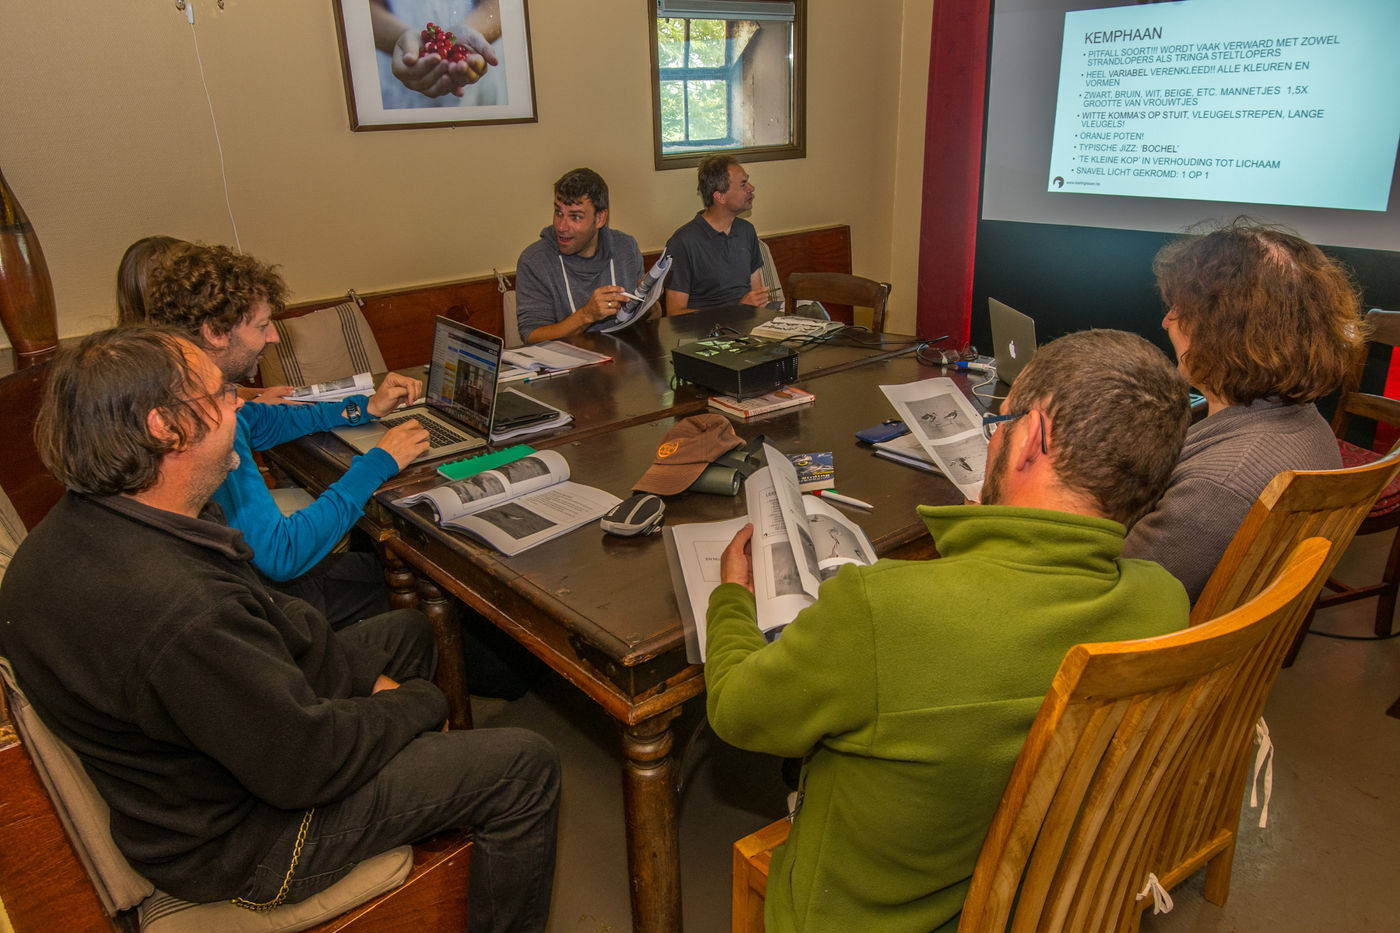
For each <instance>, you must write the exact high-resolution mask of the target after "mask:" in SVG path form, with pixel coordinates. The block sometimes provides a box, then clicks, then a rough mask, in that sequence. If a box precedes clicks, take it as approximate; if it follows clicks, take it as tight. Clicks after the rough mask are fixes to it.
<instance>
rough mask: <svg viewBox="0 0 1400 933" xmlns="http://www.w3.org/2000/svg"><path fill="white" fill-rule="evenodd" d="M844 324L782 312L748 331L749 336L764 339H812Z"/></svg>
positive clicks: (838, 328) (835, 329) (823, 335)
mask: <svg viewBox="0 0 1400 933" xmlns="http://www.w3.org/2000/svg"><path fill="white" fill-rule="evenodd" d="M845 326H846V325H844V324H842V323H841V322H840V321H824V320H821V319H820V318H811V317H800V316H798V315H795V314H783V315H779V316H778V317H775V318H773V319H772V320H771V321H766V322H764V323H762V324H759V325H758V326H757V327H755V328H754V329H753V330H751V331H749V336H751V337H762V338H763V339H765V340H791V339H792V338H794V337H801V338H805V339H807V340H814V339H816V338H818V337H825V336H826V335H827V334H829V333H831V332H832V331H837V330H840V329H841V328H842V327H845Z"/></svg>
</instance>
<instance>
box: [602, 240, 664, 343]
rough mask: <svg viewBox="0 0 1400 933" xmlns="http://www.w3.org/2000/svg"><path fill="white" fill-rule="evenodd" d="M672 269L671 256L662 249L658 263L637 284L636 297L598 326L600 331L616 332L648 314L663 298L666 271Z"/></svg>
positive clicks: (604, 332)
mask: <svg viewBox="0 0 1400 933" xmlns="http://www.w3.org/2000/svg"><path fill="white" fill-rule="evenodd" d="M670 271H671V257H670V256H667V255H666V250H664V249H663V250H662V251H661V256H660V257H658V258H657V260H656V264H655V265H653V266H652V267H651V268H650V269H648V270H647V274H646V275H644V276H642V281H641V282H640V283H639V284H638V285H637V290H636V291H635V292H634V293H633V294H634V295H635V296H636V297H634V298H633V299H632V300H631V301H629V302H627V304H625V305H623V306H622V307H621V308H620V309H618V312H617V314H615V315H614V316H613V319H612V320H611V321H609V322H608V323H607V324H604V325H603V326H602V327H600V328H598V332H599V333H603V334H615V333H617V332H618V331H620V330H626V329H627V328H629V327H631V326H632V325H633V324H635V323H637V322H638V321H640V320H641V319H642V318H644V317H646V316H647V312H648V311H650V310H651V309H652V306H653V305H655V304H656V302H657V300H658V299H660V298H661V292H662V291H663V289H662V287H661V281H662V280H663V279H664V278H666V273H667V272H670Z"/></svg>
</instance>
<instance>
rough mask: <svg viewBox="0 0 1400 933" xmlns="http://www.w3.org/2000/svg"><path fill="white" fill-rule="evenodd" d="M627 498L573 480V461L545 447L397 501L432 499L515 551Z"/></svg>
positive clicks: (445, 517)
mask: <svg viewBox="0 0 1400 933" xmlns="http://www.w3.org/2000/svg"><path fill="white" fill-rule="evenodd" d="M621 501H622V500H620V499H618V498H617V496H614V495H612V494H611V493H608V492H604V491H603V490H601V489H594V488H593V487H592V486H584V485H582V484H580V483H571V482H569V463H568V461H567V460H565V459H564V457H563V456H562V455H561V454H559V453H558V452H557V451H553V450H542V451H539V452H538V453H534V454H531V455H530V456H528V457H525V458H523V459H520V460H514V461H511V462H510V463H506V464H502V465H501V466H499V467H497V468H496V469H494V470H487V471H486V472H484V473H477V474H476V475H474V476H468V477H467V478H466V479H459V480H454V481H453V482H450V483H444V484H443V485H441V486H434V487H433V488H432V489H428V490H425V491H423V492H420V493H416V494H414V495H411V496H404V497H403V498H402V499H398V500H396V501H395V503H394V504H395V505H428V506H430V507H431V508H432V510H433V514H434V516H435V517H436V518H437V521H438V524H439V525H442V526H443V527H444V528H454V529H457V530H459V531H464V532H466V533H467V534H469V535H472V536H473V537H476V538H479V539H480V540H482V541H484V542H485V543H486V544H489V545H490V546H491V547H493V548H495V549H496V550H498V551H500V552H501V553H502V554H506V555H514V554H519V553H520V552H521V551H527V550H529V549H530V548H532V547H534V546H535V545H537V544H543V543H544V542H546V541H550V540H553V539H554V538H557V537H559V536H560V535H563V534H566V533H568V532H570V531H573V530H574V529H575V528H579V527H581V526H583V525H586V524H588V523H589V522H592V521H596V520H598V519H599V518H601V517H602V516H603V513H604V512H606V511H607V510H608V509H610V508H612V507H613V506H615V505H617V504H618V503H619V502H621Z"/></svg>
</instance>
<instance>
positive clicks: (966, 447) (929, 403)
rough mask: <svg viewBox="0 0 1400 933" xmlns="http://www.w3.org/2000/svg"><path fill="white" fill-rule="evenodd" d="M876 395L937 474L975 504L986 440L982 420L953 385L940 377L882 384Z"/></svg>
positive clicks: (980, 489)
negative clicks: (880, 394) (886, 401)
mask: <svg viewBox="0 0 1400 933" xmlns="http://www.w3.org/2000/svg"><path fill="white" fill-rule="evenodd" d="M880 391H881V392H884V393H885V397H886V398H888V399H889V400H890V404H892V405H893V406H894V410H895V411H896V412H898V413H899V417H900V418H901V419H902V420H903V421H904V423H905V424H907V425H908V426H909V434H910V436H911V437H913V438H914V439H915V440H916V441H917V442H918V444H919V446H920V447H922V448H923V451H924V453H926V454H928V459H929V460H931V461H933V463H934V464H935V465H936V466H937V467H938V469H939V472H941V473H942V474H943V475H944V476H946V477H948V479H950V480H952V482H953V485H954V486H957V487H958V491H959V492H961V493H962V494H963V495H964V496H966V497H967V498H968V499H971V500H972V501H974V502H976V501H977V500H979V499H980V498H981V497H982V477H983V474H984V473H986V470H987V438H986V437H985V436H984V435H983V434H982V416H981V415H979V414H978V413H977V409H976V408H974V407H973V405H972V402H971V401H969V400H968V398H967V396H966V395H964V394H963V391H962V389H960V388H958V385H957V383H955V382H954V381H953V380H952V379H949V378H948V377H947V376H939V377H937V378H934V379H921V380H919V381H918V382H910V383H906V384H905V385H899V386H880Z"/></svg>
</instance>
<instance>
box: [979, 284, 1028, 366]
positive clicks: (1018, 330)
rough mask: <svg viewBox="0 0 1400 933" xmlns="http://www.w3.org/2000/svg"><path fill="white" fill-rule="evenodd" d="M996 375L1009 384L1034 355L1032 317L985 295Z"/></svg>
mask: <svg viewBox="0 0 1400 933" xmlns="http://www.w3.org/2000/svg"><path fill="white" fill-rule="evenodd" d="M987 311H988V313H989V315H990V316H991V320H992V352H993V354H995V356H996V361H997V378H999V379H1000V380H1001V381H1002V382H1004V383H1006V384H1007V385H1011V383H1012V382H1014V381H1015V380H1016V377H1017V376H1019V375H1021V370H1023V369H1025V368H1026V364H1027V363H1029V362H1030V361H1031V357H1032V356H1034V355H1035V321H1033V320H1031V318H1029V317H1028V316H1026V315H1024V314H1022V313H1021V312H1020V311H1017V310H1016V309H1015V308H1013V307H1011V306H1010V305H1007V304H1003V303H1001V302H1000V301H997V300H996V299H995V298H988V299H987Z"/></svg>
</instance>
